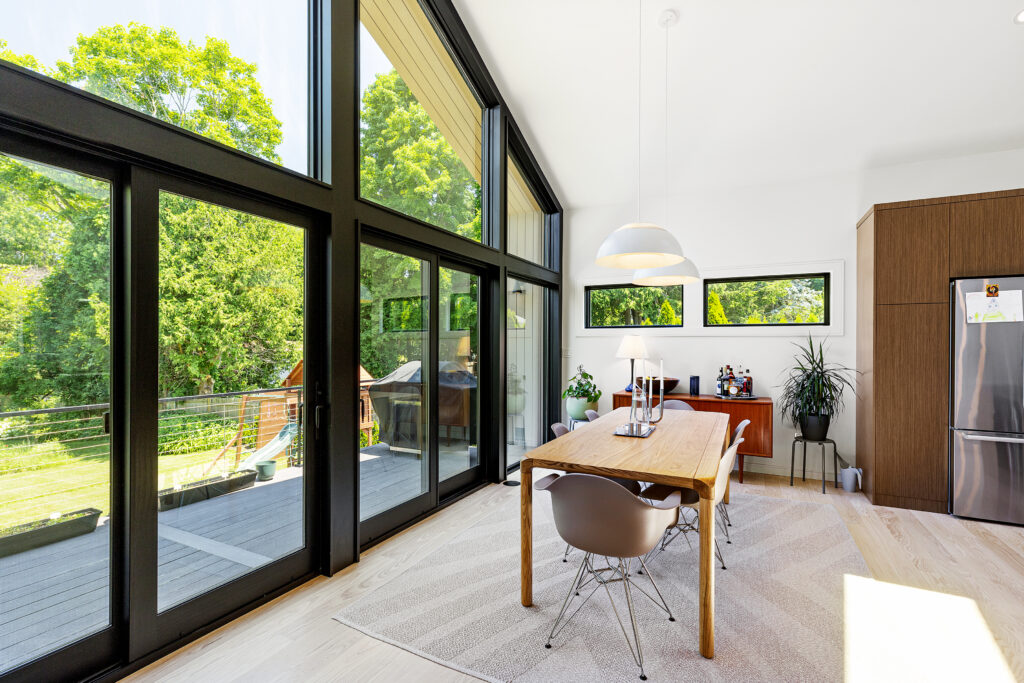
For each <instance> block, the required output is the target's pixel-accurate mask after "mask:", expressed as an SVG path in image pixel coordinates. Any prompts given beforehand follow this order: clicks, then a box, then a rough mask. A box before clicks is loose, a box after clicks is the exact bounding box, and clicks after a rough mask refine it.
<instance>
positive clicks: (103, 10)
mask: <svg viewBox="0 0 1024 683" xmlns="http://www.w3.org/2000/svg"><path fill="white" fill-rule="evenodd" d="M308 4H309V3H308V2H306V0H218V1H217V2H207V1H205V0H152V1H150V2H135V1H133V0H102V2H89V3H83V2H75V1H72V0H63V1H61V2H47V3H4V14H3V24H2V25H0V59H4V60H7V61H9V62H13V63H15V64H18V65H19V66H23V67H26V68H29V69H32V70H33V71H38V72H39V73H42V74H45V75H47V76H50V77H52V78H55V79H57V80H59V81H64V82H65V83H70V84H71V85H74V86H76V87H79V88H82V89H83V90H86V91H88V92H91V93H94V94H96V95H99V96H101V97H104V98H107V99H109V100H113V101H114V102H117V103H119V104H122V105H125V106H127V107H130V108H132V109H135V110H137V111H140V112H143V113H144V114H149V115H150V116H154V117H156V118H158V119H161V120H163V121H166V122H168V123H171V124H174V125H176V126H181V127H182V128H185V129H188V130H190V131H193V132H195V133H198V134H200V135H202V136H204V137H208V138H211V139H213V140H216V141H217V142H221V143H224V144H225V145H228V146H230V147H234V148H237V149H240V150H242V151H245V152H248V153H250V154H253V155H255V156H258V157H260V158H263V159H266V160H268V161H272V162H274V163H277V164H283V165H284V166H287V167H288V168H291V169H294V170H296V171H299V172H300V173H306V172H307V171H308V163H307V156H308V122H307V121H308V99H309V98H308V95H307V83H308V78H307V73H308V54H309V50H308V36H309V25H308V22H309V19H308V12H307V7H308Z"/></svg>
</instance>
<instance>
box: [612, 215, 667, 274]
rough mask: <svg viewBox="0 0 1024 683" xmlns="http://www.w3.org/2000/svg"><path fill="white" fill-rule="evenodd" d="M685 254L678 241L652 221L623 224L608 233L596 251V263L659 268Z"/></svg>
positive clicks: (632, 267) (634, 267)
mask: <svg viewBox="0 0 1024 683" xmlns="http://www.w3.org/2000/svg"><path fill="white" fill-rule="evenodd" d="M685 258H686V257H685V256H683V248H682V247H681V246H679V241H678V240H677V239H676V238H675V236H674V235H673V234H672V233H670V232H669V231H668V230H666V229H665V228H662V227H661V226H658V225H655V224H654V223H627V224H626V225H623V226H622V227H621V228H619V229H618V230H616V231H615V232H613V233H612V234H610V235H608V237H606V238H605V240H604V242H602V243H601V246H600V247H599V248H598V250H597V259H596V263H597V265H599V266H604V267H606V268H629V269H632V270H636V269H638V268H661V267H663V266H671V265H672V264H674V263H679V262H680V261H682V260H683V259H685Z"/></svg>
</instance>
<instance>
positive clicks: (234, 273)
mask: <svg viewBox="0 0 1024 683" xmlns="http://www.w3.org/2000/svg"><path fill="white" fill-rule="evenodd" d="M305 238H306V235H305V231H304V230H302V229H301V228H297V227H295V226H292V225H287V224H285V223H279V222H277V221H272V220H269V219H267V218H261V217H259V216H254V215H252V214H248V213H243V212H241V211H235V210H232V209H228V208H225V207H222V206H217V205H215V204H208V203H206V202H202V201H198V200H195V199H190V198H188V197H182V196H179V195H176V194H170V193H167V192H161V193H160V304H159V305H160V360H159V362H160V368H159V370H160V371H159V383H160V401H159V406H158V410H159V412H158V416H159V423H158V424H159V442H158V452H157V456H158V458H157V459H158V463H159V465H158V489H159V492H158V497H157V508H158V510H159V513H158V520H159V526H158V534H159V546H158V551H159V566H158V569H157V579H158V585H157V603H158V608H159V609H160V610H161V611H163V610H165V609H167V608H169V607H172V606H174V605H176V604H178V603H180V602H182V601H184V600H187V599H189V598H192V597H195V596H196V595H199V594H200V593H204V592H206V591H208V590H211V589H213V588H215V587H217V586H219V585H220V584H222V583H224V582H226V581H230V580H232V579H234V578H237V577H239V576H241V575H243V574H246V573H247V572H250V571H252V570H253V569H256V568H257V567H260V566H262V565H264V564H267V563H268V562H271V561H273V560H276V559H278V558H280V557H283V556H285V555H287V554H289V553H291V552H294V551H295V550H298V549H300V548H302V547H303V544H304V541H303V539H304V526H303V471H304V469H303V441H304V438H303V437H304V434H305V428H304V424H303V412H304V411H303V407H304V402H305V399H304V392H303V385H302V381H303V349H304V341H303V340H304V299H305V293H304V292H305V285H304V281H305V251H306V247H305Z"/></svg>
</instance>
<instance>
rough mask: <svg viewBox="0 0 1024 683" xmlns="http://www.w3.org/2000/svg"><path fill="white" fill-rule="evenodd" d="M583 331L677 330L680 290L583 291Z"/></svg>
mask: <svg viewBox="0 0 1024 683" xmlns="http://www.w3.org/2000/svg"><path fill="white" fill-rule="evenodd" d="M584 295H585V298H586V306H585V313H584V315H585V316H586V323H587V325H586V326H587V327H680V326H682V324H683V286H682V285H667V286H664V287H640V286H638V285H600V286H593V287H586V288H585V290H584Z"/></svg>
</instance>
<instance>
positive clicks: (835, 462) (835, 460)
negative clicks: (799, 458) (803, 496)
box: [789, 434, 839, 493]
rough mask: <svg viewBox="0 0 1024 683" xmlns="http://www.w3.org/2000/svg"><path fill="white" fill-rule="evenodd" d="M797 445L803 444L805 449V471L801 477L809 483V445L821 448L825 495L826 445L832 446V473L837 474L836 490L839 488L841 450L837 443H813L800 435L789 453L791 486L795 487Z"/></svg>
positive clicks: (795, 436) (796, 436)
mask: <svg viewBox="0 0 1024 683" xmlns="http://www.w3.org/2000/svg"><path fill="white" fill-rule="evenodd" d="M797 443H801V444H803V447H804V470H803V473H802V474H801V475H800V480H801V481H807V444H809V443H811V444H815V443H816V444H818V445H819V446H821V492H822V493H825V444H832V471H833V473H834V474H835V479H836V480H835V488H839V449H838V448H836V442H835V441H833V440H832V439H823V440H822V441H812V440H810V439H805V438H804V437H803V436H801V435H800V434H796V435H794V436H793V445H792V447H791V448H790V453H789V485H790V486H792V485H793V471H794V468H795V464H796V445H797Z"/></svg>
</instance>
